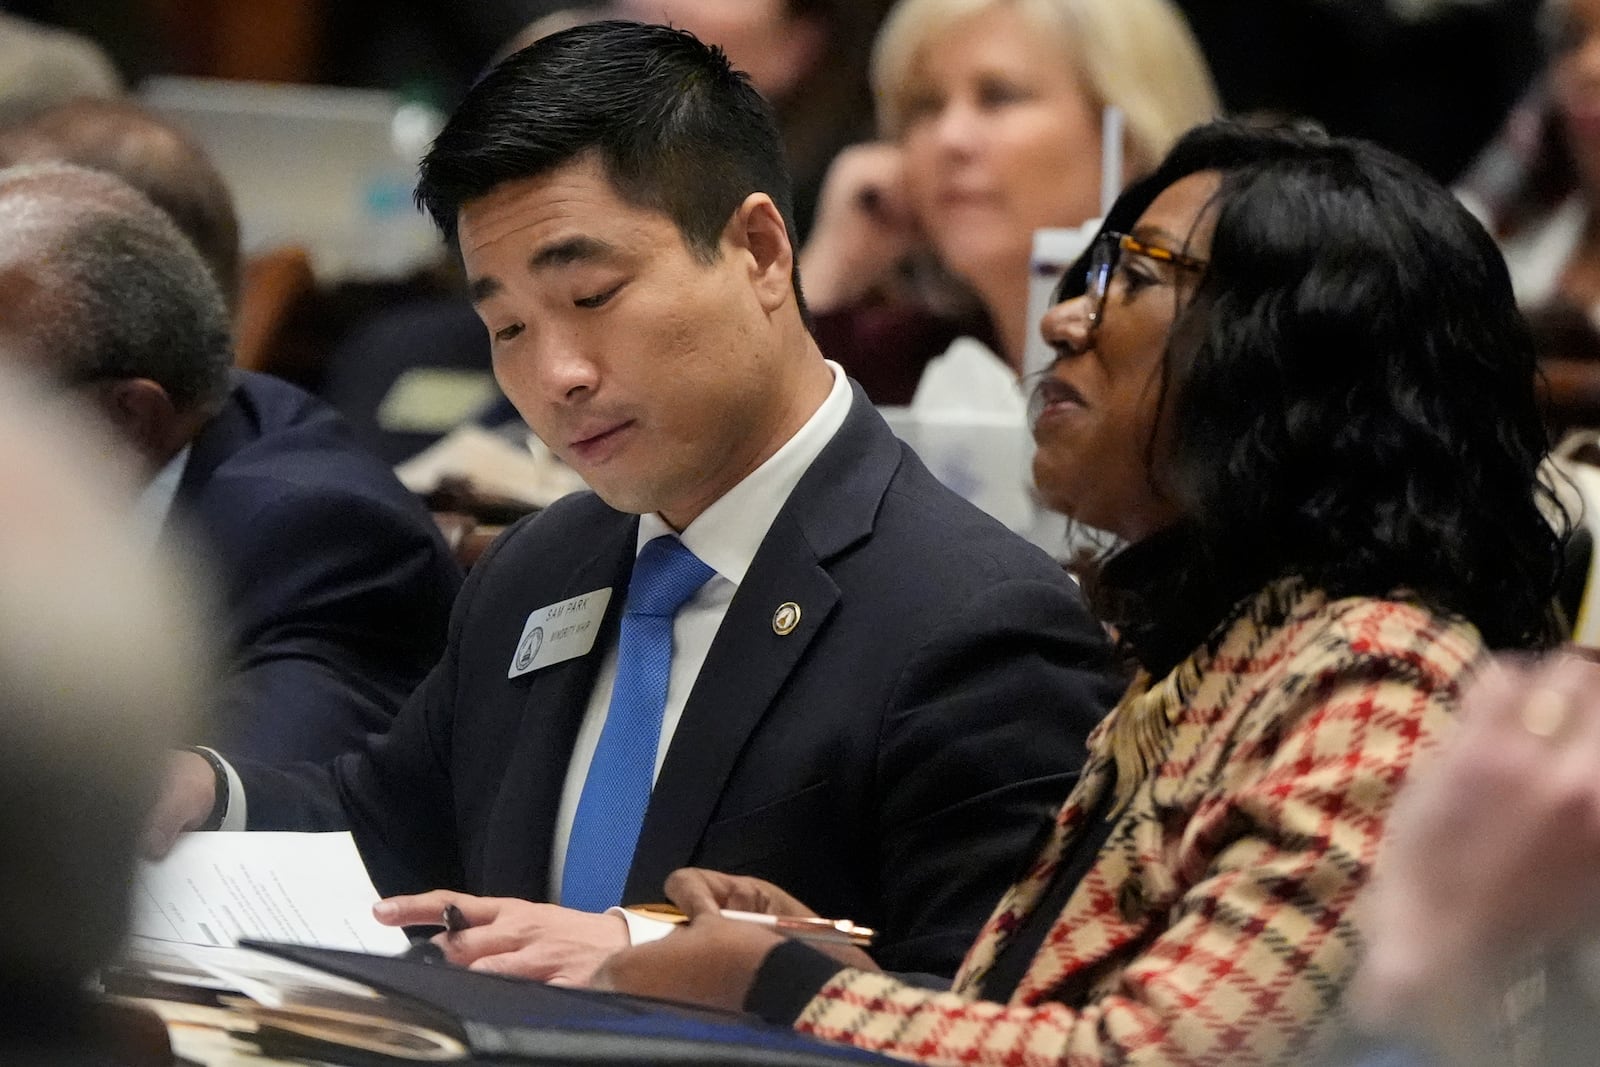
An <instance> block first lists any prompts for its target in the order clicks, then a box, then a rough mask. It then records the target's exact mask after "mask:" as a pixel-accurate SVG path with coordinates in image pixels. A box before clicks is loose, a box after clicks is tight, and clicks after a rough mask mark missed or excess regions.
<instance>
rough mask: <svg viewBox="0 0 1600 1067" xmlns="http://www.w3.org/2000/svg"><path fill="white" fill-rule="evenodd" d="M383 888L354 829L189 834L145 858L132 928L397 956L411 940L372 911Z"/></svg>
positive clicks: (216, 940) (205, 939) (186, 937)
mask: <svg viewBox="0 0 1600 1067" xmlns="http://www.w3.org/2000/svg"><path fill="white" fill-rule="evenodd" d="M377 900H378V892H377V890H376V889H374V888H373V886H372V879H371V878H370V877H368V875H367V869H366V867H365V866H363V865H362V863H361V854H360V853H359V852H357V851H356V846H355V841H354V839H353V838H352V837H351V836H350V834H349V833H334V834H292V833H262V832H253V833H200V834H185V835H184V836H183V837H182V838H180V839H179V841H178V844H177V846H176V847H175V848H174V849H173V850H172V852H171V854H170V855H168V856H167V858H166V859H164V860H162V861H161V862H159V863H146V864H143V865H142V869H141V871H140V874H139V886H138V891H137V892H136V894H135V897H134V910H133V933H134V934H136V935H139V936H142V937H153V938H159V939H160V940H163V941H185V942H189V943H190V944H196V945H234V944H237V943H238V942H239V940H240V939H241V938H255V939H257V940H262V941H288V942H292V943H294V944H300V945H320V946H321V947H323V948H340V949H349V950H352V951H356V952H372V953H378V954H382V955H396V954H398V953H401V952H404V951H405V950H406V948H407V946H408V944H409V942H408V941H407V940H406V936H405V934H404V933H403V932H402V931H400V930H399V929H398V928H396V927H392V926H382V925H380V924H379V923H378V921H377V920H376V919H374V918H373V917H372V905H373V904H374V903H375V902H376V901H377Z"/></svg>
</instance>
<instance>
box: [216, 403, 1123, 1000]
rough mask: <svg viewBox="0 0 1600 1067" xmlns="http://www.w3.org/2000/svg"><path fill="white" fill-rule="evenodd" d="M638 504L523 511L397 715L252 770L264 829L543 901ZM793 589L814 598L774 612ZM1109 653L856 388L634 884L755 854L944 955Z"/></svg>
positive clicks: (1034, 811)
mask: <svg viewBox="0 0 1600 1067" xmlns="http://www.w3.org/2000/svg"><path fill="white" fill-rule="evenodd" d="M637 529H638V518H637V517H636V516H633V515H626V514H622V513H620V512H617V511H614V510H612V509H611V508H609V507H607V506H606V505H605V504H604V503H603V502H602V501H601V500H600V499H599V498H597V497H595V496H594V495H592V494H588V493H584V494H579V495H576V496H571V497H568V498H566V499H564V500H562V501H559V502H558V503H556V504H555V505H554V506H552V507H550V508H548V509H547V510H545V511H544V512H543V513H541V514H538V515H534V516H531V517H530V518H529V519H526V520H524V521H523V522H520V523H518V524H517V525H516V526H514V527H512V528H511V529H510V530H508V531H507V532H506V533H505V534H504V535H503V536H502V537H501V538H500V539H499V540H498V541H496V542H495V544H494V545H493V546H492V547H491V548H490V549H489V551H488V552H487V553H486V554H485V556H484V557H483V559H482V560H481V561H480V562H479V563H478V564H477V565H476V566H475V567H474V568H473V570H472V573H471V575H470V576H469V577H468V579H467V584H466V586H465V588H464V589H463V591H462V595H461V597H460V598H459V599H458V601H457V605H456V610H455V613H454V615H453V617H452V619H451V634H450V643H449V650H448V652H447V653H446V655H445V658H444V660H443V661H442V662H441V663H440V665H439V667H438V668H437V669H436V670H435V671H434V672H433V673H432V674H431V675H430V676H429V677H428V680H427V681H426V682H425V683H424V684H423V685H422V687H421V688H420V689H419V690H418V691H417V693H416V694H415V696H414V697H413V698H412V700H411V702H410V703H409V704H407V706H406V707H405V709H404V710H403V711H402V712H401V713H400V715H399V717H398V718H397V719H396V722H395V727H394V729H393V730H392V731H391V732H390V733H389V734H388V735H387V736H385V737H382V738H376V739H374V741H373V743H372V744H371V745H370V746H369V748H368V750H367V751H366V752H363V753H357V754H352V755H349V756H346V757H341V759H340V760H339V761H338V762H337V763H336V764H335V765H333V767H332V768H300V769H295V770H291V771H273V770H268V769H263V768H251V767H240V771H241V774H242V775H243V778H244V782H245V788H246V795H247V796H248V799H249V820H250V827H251V828H252V829H290V828H299V829H305V828H331V827H335V826H340V825H344V824H345V823H346V822H348V825H349V826H350V827H351V828H352V829H353V830H354V832H355V835H356V840H357V842H358V844H359V845H360V848H361V851H362V855H363V856H364V858H365V859H366V862H367V866H368V868H369V869H370V870H371V872H372V874H373V877H374V880H375V881H376V883H377V885H378V888H379V890H380V891H382V892H385V893H397V892H416V891H421V890H425V889H430V888H440V887H446V888H457V889H461V890H465V891H467V892H471V893H477V894H487V895H495V896H518V897H524V898H529V899H533V900H541V899H545V898H546V893H547V883H548V879H549V856H550V848H551V839H552V833H553V828H554V823H555V814H556V808H557V805H558V803H559V798H560V793H561V786H562V781H563V778H564V776H565V773H566V769H567V763H568V758H569V756H570V754H571V751H572V746H573V742H574V738H575V737H576V734H577V731H578V725H579V722H580V721H581V719H582V718H583V714H584V710H585V707H586V705H587V703H588V700H589V696H590V691H591V689H592V687H593V684H594V680H595V675H596V671H597V668H598V666H599V662H600V659H601V650H602V649H604V648H605V647H606V642H608V641H615V639H616V632H617V626H618V620H619V618H620V613H621V609H622V605H623V601H624V599H625V590H626V586H627V583H628V577H629V573H630V571H631V569H632V567H633V562H634V554H635V538H636V533H637ZM607 586H609V587H612V588H613V589H614V590H615V592H614V593H613V595H612V597H611V601H610V605H609V608H608V611H607V616H606V619H605V622H604V629H603V630H602V632H601V635H600V638H599V640H598V642H597V643H596V645H595V650H594V651H591V652H590V653H589V654H588V655H586V656H583V657H580V658H578V659H573V660H568V661H567V662H565V663H560V664H556V665H553V666H550V667H547V668H545V669H543V670H539V671H536V672H534V673H532V674H527V675H523V676H522V677H519V678H515V679H508V678H507V676H506V675H507V671H508V669H509V668H510V666H511V663H512V660H513V658H514V657H515V656H516V654H517V642H518V638H519V637H520V635H521V633H522V629H523V625H524V623H525V622H526V621H527V619H528V616H529V614H530V613H532V612H534V611H536V610H538V609H542V608H544V607H546V606H547V605H550V604H554V603H557V602H560V601H563V600H566V599H568V598H570V597H573V596H576V595H578V594H581V593H587V592H591V591H593V590H596V589H601V588H605V587H607ZM787 602H793V603H796V604H798V605H800V607H801V609H802V616H801V620H800V623H799V626H798V627H797V628H796V629H795V630H794V631H793V632H792V633H789V634H787V635H780V634H778V633H777V632H776V631H775V629H774V626H773V614H774V611H775V610H776V609H777V608H778V607H779V605H781V604H784V603H787ZM1107 653H1108V649H1107V645H1106V642H1105V639H1104V637H1103V635H1102V632H1101V629H1100V627H1099V626H1098V625H1097V624H1096V623H1095V622H1094V621H1093V620H1092V619H1091V618H1090V617H1089V615H1088V614H1087V612H1086V611H1085V610H1084V608H1083V606H1082V603H1081V601H1080V599H1079V597H1078V594H1077V591H1076V589H1075V588H1074V586H1073V585H1072V583H1071V582H1070V581H1069V580H1068V579H1067V578H1066V577H1065V576H1064V575H1063V573H1062V571H1061V568H1060V567H1058V566H1057V565H1056V564H1055V563H1054V562H1053V561H1051V560H1050V559H1049V558H1048V557H1047V556H1046V555H1045V554H1044V553H1043V552H1040V551H1039V550H1038V549H1036V548H1034V547H1032V546H1030V545H1028V544H1027V543H1026V542H1024V541H1022V540H1021V539H1019V538H1018V537H1016V536H1015V535H1014V534H1012V533H1010V532H1009V531H1007V530H1006V529H1005V528H1004V527H1002V526H1001V525H1000V524H999V523H997V522H995V521H993V520H992V519H990V518H989V517H988V516H986V515H984V514H982V513H981V512H979V511H978V510H977V509H975V508H973V507H972V506H971V505H969V504H968V503H967V502H966V501H964V500H962V499H961V498H959V497H957V496H956V495H955V494H954V493H951V492H950V491H949V490H947V489H945V488H944V487H943V486H942V485H940V484H939V483H938V482H937V481H936V480H935V479H934V478H933V476H932V475H930V474H929V473H928V471H927V469H926V468H925V467H924V466H923V465H922V464H921V462H920V461H918V460H917V458H916V457H915V455H914V454H912V453H911V451H910V450H909V449H907V448H906V447H905V446H904V445H902V444H901V443H900V442H899V441H898V440H896V439H895V438H894V437H893V436H892V435H891V434H890V432H889V429H888V427H887V426H885V425H884V422H883V420H882V419H881V418H880V417H879V416H878V414H877V413H876V412H875V411H874V410H873V409H872V407H871V405H870V404H869V403H868V401H867V400H866V397H865V395H864V394H862V393H861V391H860V389H859V387H858V388H857V389H856V394H855V399H854V403H853V406H852V408H851V411H850V414H849V417H848V418H847V420H846V422H845V423H844V425H843V427H842V428H841V429H840V431H839V433H838V434H837V436H836V437H835V438H834V440H833V441H832V442H831V443H829V445H828V446H827V447H826V448H825V449H824V451H823V452H822V454H821V455H820V456H819V457H818V458H817V460H816V462H815V463H813V465H812V467H811V469H810V470H809V471H807V473H806V474H805V476H804V477H803V478H802V479H801V481H800V483H799V485H798V486H797V487H796V489H795V490H794V493H793V494H792V495H791V496H790V498H789V500H788V502H787V503H786V504H785V506H784V508H783V510H782V511H781V512H780V513H779V515H778V518H777V519H776V521H775V522H774V523H773V525H772V528H771V529H770V531H769V532H768V534H767V536H766V539H765V540H764V541H763V542H762V545H761V548H760V550H759V551H758V553H757V555H756V557H755V559H754V561H753V562H752V564H751V567H750V570H749V572H748V573H747V574H746V576H745V580H744V582H743V584H741V585H740V586H739V589H738V591H737V593H736V594H735V595H734V598H733V602H732V603H731V605H730V606H729V608H728V613H727V616H726V618H725V619H724V621H723V623H722V626H721V628H720V629H719V630H718V632H717V635H716V638H715V639H714V641H713V643H712V645H711V649H710V651H709V653H708V655H707V657H706V660H705V664H704V666H703V667H702V669H701V671H700V675H699V678H698V680H697V681H696V684H695V686H694V688H693V690H692V692H691V694H690V696H689V700H688V704H687V706H686V707H685V709H684V713H683V718H682V720H681V721H680V723H679V725H678V728H677V732H676V734H675V735H674V736H673V739H672V742H671V745H670V746H669V748H668V751H667V755H666V759H665V761H664V763H663V765H662V768H661V773H660V776H659V777H658V779H657V781H656V786H655V791H654V793H653V794H652V796H651V800H650V807H649V810H648V812H647V814H646V816H645V821H644V827H643V829H642V831H641V835H640V840H639V845H638V849H637V851H636V852H635V854H634V858H633V866H632V869H631V872H630V874H629V877H628V882H627V886H626V888H625V890H624V893H623V896H624V901H625V902H628V903H634V902H645V901H653V900H660V899H661V898H662V882H663V880H664V879H665V878H666V876H667V874H668V873H669V872H671V871H672V870H674V869H675V868H678V867H681V866H685V865H694V866H705V867H712V868H717V869H720V870H724V871H732V872H737V873H743V874H751V875H756V876H759V877H762V878H767V879H770V880H771V881H773V882H776V883H778V884H779V885H781V886H783V887H784V888H786V889H788V890H790V891H791V892H793V893H795V894H796V895H797V896H798V897H799V898H800V899H801V900H803V901H805V902H806V903H808V904H810V905H811V906H812V907H814V908H816V909H817V910H818V912H819V913H821V914H824V915H832V916H841V917H848V918H851V919H854V920H856V921H857V922H860V923H864V924H866V925H868V926H872V927H874V928H877V929H878V930H880V931H881V932H882V937H881V939H880V942H879V947H878V948H877V949H876V950H875V952H874V954H875V955H876V956H877V958H878V960H879V962H880V963H881V964H883V965H884V966H886V967H889V968H892V969H897V970H914V971H925V972H932V973H943V974H950V973H951V972H953V971H954V969H955V967H956V964H957V963H958V962H959V961H960V959H961V956H962V954H963V953H964V952H965V950H966V948H967V946H968V945H969V944H970V943H971V941H972V940H973V938H974V937H975V935H976V933H977V930H978V927H979V926H980V925H981V924H982V922H983V920H984V919H985V918H987V916H988V914H989V912H990V910H991V909H992V907H993V906H994V904H995V903H996V901H997V900H998V899H999V896H1000V894H1001V892H1002V891H1003V890H1004V889H1005V888H1006V887H1007V886H1008V885H1009V884H1010V883H1011V881H1012V879H1013V876H1014V875H1016V874H1017V873H1018V871H1019V869H1020V867H1021V865H1022V864H1023V863H1024V862H1026V860H1027V858H1028V853H1029V846H1030V844H1031V842H1032V841H1033V840H1034V839H1035V837H1036V834H1037V833H1038V831H1039V830H1040V829H1041V827H1042V826H1043V825H1044V824H1045V823H1046V822H1048V820H1049V819H1050V818H1051V816H1053V815H1054V813H1055V810H1056V808H1057V806H1058V805H1059V804H1060V803H1061V801H1062V800H1063V798H1064V797H1065V796H1066V794H1067V791H1068V789H1069V787H1070V786H1071V784H1072V781H1073V778H1074V776H1075V775H1076V773H1077V770H1078V768H1079V765H1080V763H1081V761H1082V759H1083V755H1084V742H1085V739H1086V737H1087V734H1088V732H1089V730H1090V728H1091V727H1092V726H1093V725H1094V724H1095V722H1096V721H1097V720H1098V719H1099V718H1100V716H1101V714H1102V713H1103V712H1104V710H1105V709H1106V708H1107V707H1108V706H1109V703H1110V701H1111V700H1112V699H1113V698H1114V696H1115V691H1116V690H1117V689H1118V688H1119V687H1117V686H1116V685H1114V684H1113V683H1112V682H1111V681H1110V680H1109V677H1108V674H1107V673H1106V661H1107ZM334 798H336V800H335V799H334Z"/></svg>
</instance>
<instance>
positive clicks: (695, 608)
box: [549, 360, 850, 904]
mask: <svg viewBox="0 0 1600 1067" xmlns="http://www.w3.org/2000/svg"><path fill="white" fill-rule="evenodd" d="M828 367H829V369H830V370H832V371H833V388H832V389H831V390H830V391H829V392H828V398H827V399H826V400H824V401H823V402H822V406H821V407H819V408H817V410H816V411H815V412H814V413H813V414H812V416H811V418H810V419H808V420H806V424H805V425H804V426H802V427H800V429H799V430H798V431H797V432H796V433H795V435H794V436H793V437H791V438H789V440H788V441H787V442H785V444H784V445H783V447H782V448H780V449H778V451H776V452H774V453H773V454H772V455H771V457H769V458H768V459H767V461H766V462H765V463H763V464H762V465H761V466H759V467H757V468H756V469H755V470H753V471H751V472H750V473H749V474H747V475H745V477H744V480H743V481H741V482H740V483H739V484H738V485H735V486H734V487H733V488H732V489H729V490H728V491H727V492H726V493H724V494H723V495H722V496H721V497H719V498H718V499H717V501H716V502H715V503H713V504H712V505H711V506H710V507H708V508H706V510H705V511H703V512H701V513H700V515H699V517H698V518H696V519H695V520H694V521H693V522H691V523H690V524H689V525H688V526H686V527H685V528H684V529H683V531H682V532H681V533H679V534H678V539H679V540H680V541H682V542H683V544H684V546H685V547H686V548H688V549H689V551H691V552H693V553H694V554H695V555H696V556H697V557H699V559H700V561H701V562H702V563H704V564H705V565H706V566H708V567H710V568H711V569H712V570H714V571H716V572H717V573H716V574H715V575H714V576H713V577H712V578H711V580H710V581H708V582H706V584H705V585H703V586H701V587H700V590H699V592H697V593H695V595H694V596H692V597H690V598H689V601H688V602H687V603H686V604H684V606H683V607H682V608H680V609H679V610H678V614H677V616H676V617H675V618H674V619H673V620H672V668H671V671H670V673H668V675H667V706H666V711H665V713H664V714H663V715H662V719H661V740H660V742H659V743H658V744H657V746H656V768H655V773H656V774H660V773H661V763H662V761H663V760H665V759H666V758H667V746H668V745H670V744H671V743H672V735H673V733H674V732H675V731H676V730H677V728H678V720H679V719H681V718H683V706H684V705H685V704H686V703H688V701H689V691H690V690H691V689H693V688H694V683H695V679H697V678H699V677H700V667H701V665H702V664H704V663H705V661H706V653H707V652H709V651H711V642H712V639H713V638H715V637H716V636H717V630H718V628H720V627H721V626H722V619H723V616H725V615H726V614H727V613H728V605H729V604H731V603H732V602H733V594H734V593H736V592H738V590H739V584H740V583H741V582H743V581H744V576H745V572H746V571H748V570H749V569H750V563H751V561H752V560H754V559H755V558H756V552H757V550H759V549H760V548H761V542H762V541H764V540H766V537H767V530H768V529H769V528H770V527H771V526H772V520H773V519H776V518H777V517H778V512H779V511H781V510H783V505H784V504H785V503H787V502H788V500H789V494H790V493H792V492H794V487H795V486H796V485H798V484H799V482H800V479H801V477H803V476H804V475H805V473H806V471H808V470H810V469H811V464H812V462H813V461H815V460H816V458H817V456H819V455H821V454H822V450H823V449H824V448H826V447H827V445H828V442H829V441H831V440H833V435H834V434H836V433H838V432H839V427H840V426H843V425H844V420H845V416H846V415H848V414H849V413H850V382H849V380H848V379H846V378H845V375H844V371H843V370H842V369H840V367H839V365H838V364H836V363H834V362H832V361H831V360H830V361H829V363H828ZM672 532H673V529H672V527H671V526H668V525H667V523H666V520H664V519H663V518H662V517H661V516H660V515H644V516H641V517H640V519H639V540H638V544H637V545H636V546H635V551H637V550H638V549H641V548H643V547H644V546H645V544H646V543H647V542H649V541H652V540H654V539H655V538H657V537H661V536H663V535H666V534H671V533H672ZM616 682H617V646H616V645H615V644H612V645H611V646H610V647H609V648H607V649H606V650H605V658H604V659H603V660H601V662H600V673H599V674H598V675H597V676H596V677H595V682H594V691H593V692H591V693H590V694H589V706H588V709H587V710H585V711H584V713H583V723H582V725H581V726H579V727H578V739H577V741H576V742H575V743H574V744H573V746H572V760H571V762H570V763H568V764H567V777H566V779H565V781H564V783H563V785H562V787H561V804H560V806H559V807H558V808H557V809H556V825H555V834H554V835H553V837H552V840H551V844H550V886H549V893H550V898H549V899H550V900H552V901H554V902H555V903H557V904H559V903H560V902H561V875H562V872H563V871H564V870H565V868H566V862H567V841H568V839H569V838H570V837H571V836H572V819H573V816H574V815H575V814H576V813H577V811H578V798H579V797H581V796H582V795H583V783H584V781H585V780H586V779H587V778H588V776H589V764H590V763H591V762H592V761H593V760H594V750H595V748H596V746H598V745H599V743H600V731H601V730H602V729H603V728H604V727H605V723H606V712H607V711H608V710H609V709H610V707H611V690H612V689H613V687H615V685H616Z"/></svg>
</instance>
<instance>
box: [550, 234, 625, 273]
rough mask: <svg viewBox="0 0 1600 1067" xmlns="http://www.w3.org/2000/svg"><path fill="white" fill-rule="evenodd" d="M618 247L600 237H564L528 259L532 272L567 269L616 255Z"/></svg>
mask: <svg viewBox="0 0 1600 1067" xmlns="http://www.w3.org/2000/svg"><path fill="white" fill-rule="evenodd" d="M616 252H617V249H616V246H615V245H613V244H611V243H609V242H607V241H602V240H601V239H600V238H598V237H583V236H579V237H564V238H562V239H561V240H559V241H552V242H551V243H550V244H547V245H545V246H544V247H542V248H540V249H539V250H538V251H536V252H534V254H533V255H531V256H529V257H528V269H529V270H530V271H541V270H549V269H550V268H552V267H565V266H568V265H569V264H572V263H585V262H590V261H592V260H596V259H605V258H608V257H610V256H613V255H615V254H616Z"/></svg>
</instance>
